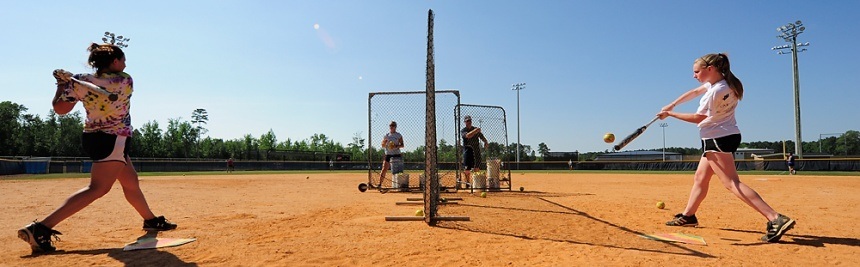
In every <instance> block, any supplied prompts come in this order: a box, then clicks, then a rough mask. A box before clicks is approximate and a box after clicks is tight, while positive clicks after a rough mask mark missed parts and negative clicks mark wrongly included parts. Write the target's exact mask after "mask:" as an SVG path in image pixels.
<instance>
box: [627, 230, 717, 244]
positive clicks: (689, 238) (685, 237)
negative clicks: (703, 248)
mask: <svg viewBox="0 0 860 267" xmlns="http://www.w3.org/2000/svg"><path fill="white" fill-rule="evenodd" d="M639 236H641V237H643V238H646V239H651V240H659V241H669V242H680V243H687V244H693V245H707V244H706V243H705V239H704V238H702V237H701V236H695V235H691V234H685V233H661V234H650V235H639Z"/></svg>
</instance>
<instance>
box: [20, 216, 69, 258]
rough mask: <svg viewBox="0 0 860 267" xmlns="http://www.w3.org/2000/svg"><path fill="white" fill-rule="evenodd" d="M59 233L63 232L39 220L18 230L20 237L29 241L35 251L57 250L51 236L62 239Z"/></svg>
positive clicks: (58, 239)
mask: <svg viewBox="0 0 860 267" xmlns="http://www.w3.org/2000/svg"><path fill="white" fill-rule="evenodd" d="M57 235H62V233H60V232H57V231H56V230H54V229H51V228H48V227H47V226H45V225H44V224H42V223H39V222H32V223H30V224H28V225H26V226H24V228H21V229H20V230H18V238H20V239H21V240H24V242H27V243H29V244H30V248H31V249H32V250H33V253H39V252H54V251H56V250H57V248H56V247H54V245H53V244H52V242H53V241H51V237H53V238H54V239H56V240H57V241H60V238H59V237H58V236H57Z"/></svg>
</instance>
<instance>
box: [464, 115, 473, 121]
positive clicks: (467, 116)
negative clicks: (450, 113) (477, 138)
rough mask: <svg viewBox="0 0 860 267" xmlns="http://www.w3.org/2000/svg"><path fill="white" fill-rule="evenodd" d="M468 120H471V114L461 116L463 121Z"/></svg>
mask: <svg viewBox="0 0 860 267" xmlns="http://www.w3.org/2000/svg"><path fill="white" fill-rule="evenodd" d="M470 120H472V116H469V115H466V117H463V121H470Z"/></svg>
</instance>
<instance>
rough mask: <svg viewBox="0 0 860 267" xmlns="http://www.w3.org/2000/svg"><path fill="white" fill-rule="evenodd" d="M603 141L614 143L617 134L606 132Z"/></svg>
mask: <svg viewBox="0 0 860 267" xmlns="http://www.w3.org/2000/svg"><path fill="white" fill-rule="evenodd" d="M603 142H606V143H612V142H615V135H614V134H612V133H606V134H604V135H603Z"/></svg>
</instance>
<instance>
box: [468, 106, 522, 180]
mask: <svg viewBox="0 0 860 267" xmlns="http://www.w3.org/2000/svg"><path fill="white" fill-rule="evenodd" d="M454 112H455V113H456V114H457V128H458V129H463V128H464V127H466V125H465V124H464V122H463V117H465V116H471V117H472V126H474V127H479V128H481V133H483V134H484V137H485V138H487V142H488V143H489V145H488V147H486V148H484V147H483V142H482V141H481V160H480V162H476V164H477V166H478V167H479V168H480V173H481V174H482V175H483V178H481V177H479V176H476V175H475V174H474V173H473V174H472V178H471V179H470V181H465V182H468V183H470V188H472V189H473V190H482V191H483V190H491V191H492V190H511V188H512V186H511V170H510V166H511V165H510V164H509V160H510V152H511V151H510V150H509V149H508V148H507V147H508V146H507V144H508V126H507V125H508V123H507V116H506V114H505V109H504V108H502V107H499V106H486V105H471V104H460V105H457V107H456V108H455V109H454ZM463 138H464V137H463V136H462V135H461V134H459V130H458V134H457V151H458V153H459V154H460V155H461V156H460V157H462V154H463ZM457 166H458V168H457V169H458V170H460V171H461V172H462V171H463V170H465V166H464V165H463V161H460V162H459V164H458V165H457ZM460 177H464V179H465V175H460ZM476 178H478V179H479V180H480V179H484V180H483V181H476Z"/></svg>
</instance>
